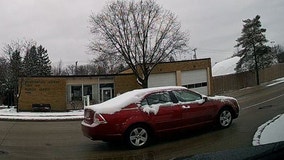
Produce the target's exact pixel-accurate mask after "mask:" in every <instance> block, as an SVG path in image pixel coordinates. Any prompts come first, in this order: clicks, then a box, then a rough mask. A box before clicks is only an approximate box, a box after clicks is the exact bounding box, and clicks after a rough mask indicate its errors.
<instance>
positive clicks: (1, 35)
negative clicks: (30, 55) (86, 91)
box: [0, 0, 284, 65]
mask: <svg viewBox="0 0 284 160" xmlns="http://www.w3.org/2000/svg"><path fill="white" fill-rule="evenodd" d="M107 2H109V1H105V0H0V48H1V49H2V48H3V47H4V46H5V44H10V43H11V42H12V41H17V40H31V39H32V40H34V41H36V42H37V44H38V45H42V46H44V47H45V48H46V49H47V51H48V55H49V57H50V59H51V61H52V62H53V63H54V64H56V63H58V62H59V61H60V60H62V61H63V63H64V65H69V64H75V62H76V61H78V65H80V64H86V63H88V62H89V60H91V58H92V57H94V56H93V55H89V54H87V52H88V48H87V46H88V44H89V42H90V40H91V37H92V35H91V33H90V30H89V26H90V24H89V16H90V15H91V14H92V13H98V12H100V11H101V10H102V9H103V7H104V6H105V5H106V4H107ZM157 2H158V3H159V4H160V5H162V6H163V7H164V8H165V9H168V10H170V11H172V12H173V13H175V14H176V15H177V17H178V20H179V21H180V22H181V25H182V28H183V29H184V30H186V31H188V32H189V34H190V42H189V45H190V47H191V48H197V50H196V52H197V57H198V58H211V59H212V64H214V63H215V62H219V61H222V60H224V59H226V58H229V57H230V56H232V55H233V53H234V51H235V48H234V46H235V45H236V39H237V38H238V37H240V35H241V29H242V28H243V22H242V20H244V19H248V18H249V19H252V18H254V17H255V16H256V15H260V16H261V18H260V21H261V22H262V27H263V28H266V29H267V31H266V38H267V39H268V40H270V41H274V42H275V44H280V45H282V46H284V18H283V15H284V1H283V0H157ZM268 45H272V43H268ZM0 54H1V55H2V54H3V52H2V50H1V52H0ZM188 54H189V55H191V54H192V52H189V53H188Z"/></svg>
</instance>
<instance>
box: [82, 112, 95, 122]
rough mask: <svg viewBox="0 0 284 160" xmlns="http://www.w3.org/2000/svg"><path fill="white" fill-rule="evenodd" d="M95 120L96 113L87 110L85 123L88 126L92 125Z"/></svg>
mask: <svg viewBox="0 0 284 160" xmlns="http://www.w3.org/2000/svg"><path fill="white" fill-rule="evenodd" d="M93 119H94V111H92V110H89V109H86V110H85V111H84V121H85V122H86V123H88V124H92V123H93V121H94V120H93Z"/></svg>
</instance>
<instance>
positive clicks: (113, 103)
mask: <svg viewBox="0 0 284 160" xmlns="http://www.w3.org/2000/svg"><path fill="white" fill-rule="evenodd" d="M171 89H186V88H185V87H180V86H167V87H154V88H146V89H136V90H133V91H129V92H126V93H123V94H121V95H119V96H117V97H115V98H112V99H110V100H108V101H105V102H103V103H100V104H95V105H91V106H87V107H86V109H92V110H94V111H96V112H97V113H104V114H113V113H115V112H117V111H120V110H121V109H122V108H123V107H126V106H128V105H130V104H132V103H138V102H140V101H141V100H142V99H143V98H144V97H145V96H146V95H147V94H149V93H153V92H158V91H163V90H171Z"/></svg>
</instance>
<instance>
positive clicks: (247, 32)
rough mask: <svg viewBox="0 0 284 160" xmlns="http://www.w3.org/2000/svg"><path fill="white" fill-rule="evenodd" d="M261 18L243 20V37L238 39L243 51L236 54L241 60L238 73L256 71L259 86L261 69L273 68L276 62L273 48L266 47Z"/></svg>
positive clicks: (238, 44)
mask: <svg viewBox="0 0 284 160" xmlns="http://www.w3.org/2000/svg"><path fill="white" fill-rule="evenodd" d="M259 19H260V16H259V15H257V16H256V17H255V18H253V19H247V20H243V22H244V23H245V24H244V25H243V29H242V35H241V37H240V38H238V39H237V45H236V46H235V47H240V48H241V49H240V50H239V51H238V53H237V54H236V55H237V56H240V57H241V59H240V61H239V62H238V63H237V66H236V69H235V70H236V71H237V72H243V71H249V70H255V72H256V80H257V85H259V83H260V82H259V69H262V68H266V67H269V66H271V65H272V64H273V63H274V62H275V54H274V53H273V52H272V51H271V48H270V47H269V46H267V45H265V43H266V42H268V40H267V39H266V37H265V35H264V33H265V32H266V29H264V28H261V22H260V20H259Z"/></svg>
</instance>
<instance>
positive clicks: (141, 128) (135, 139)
mask: <svg viewBox="0 0 284 160" xmlns="http://www.w3.org/2000/svg"><path fill="white" fill-rule="evenodd" d="M150 139H151V136H150V130H149V129H148V127H146V126H145V125H134V126H132V127H130V128H129V129H128V130H127V132H126V134H125V140H126V143H127V145H128V146H129V147H130V148H132V149H139V148H143V147H145V146H147V145H148V144H149V143H150Z"/></svg>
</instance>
